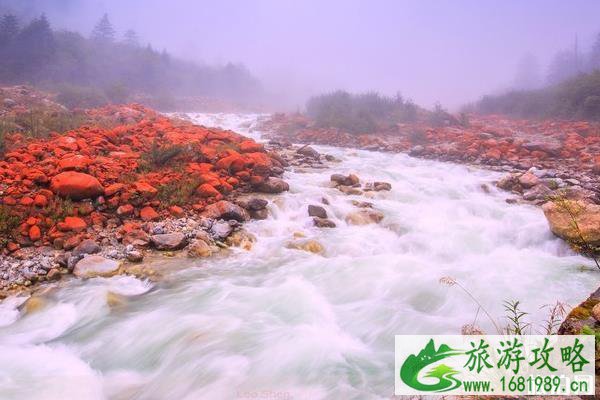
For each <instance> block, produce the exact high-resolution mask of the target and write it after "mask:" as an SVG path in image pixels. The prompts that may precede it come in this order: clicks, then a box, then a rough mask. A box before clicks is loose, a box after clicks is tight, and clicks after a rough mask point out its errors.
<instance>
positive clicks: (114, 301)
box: [106, 291, 127, 308]
mask: <svg viewBox="0 0 600 400" xmlns="http://www.w3.org/2000/svg"><path fill="white" fill-rule="evenodd" d="M126 303H127V299H126V298H125V296H123V295H121V294H118V293H115V292H110V291H109V292H106V304H108V306H109V307H110V308H113V307H119V306H124V305H125V304H126Z"/></svg>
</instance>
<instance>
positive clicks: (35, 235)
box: [29, 225, 42, 242]
mask: <svg viewBox="0 0 600 400" xmlns="http://www.w3.org/2000/svg"><path fill="white" fill-rule="evenodd" d="M41 237H42V231H41V230H40V227H39V226H37V225H33V226H32V227H31V228H29V239H31V241H32V242H35V241H38V240H40V239H41Z"/></svg>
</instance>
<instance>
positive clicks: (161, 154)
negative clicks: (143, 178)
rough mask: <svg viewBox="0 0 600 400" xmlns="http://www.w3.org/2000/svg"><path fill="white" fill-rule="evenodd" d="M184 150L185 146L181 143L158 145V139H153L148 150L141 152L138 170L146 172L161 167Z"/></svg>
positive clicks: (171, 161)
mask: <svg viewBox="0 0 600 400" xmlns="http://www.w3.org/2000/svg"><path fill="white" fill-rule="evenodd" d="M185 150H186V148H185V146H182V145H173V144H171V145H166V146H160V145H159V144H158V141H157V140H156V139H155V140H154V141H153V142H152V147H150V150H149V151H147V152H145V153H143V154H142V156H141V160H140V163H139V166H138V171H139V172H146V171H152V170H154V169H157V168H163V167H165V166H167V165H169V164H171V163H173V160H174V159H175V158H176V157H177V156H179V155H181V154H182V153H183V152H184V151H185Z"/></svg>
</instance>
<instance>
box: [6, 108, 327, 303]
mask: <svg viewBox="0 0 600 400" xmlns="http://www.w3.org/2000/svg"><path fill="white" fill-rule="evenodd" d="M12 108H13V110H14V108H16V107H12ZM17 112H18V111H17ZM86 114H87V115H88V117H89V119H88V125H84V126H81V127H80V128H77V129H74V130H71V131H69V132H66V133H64V134H56V133H54V134H52V133H51V134H50V137H48V138H41V139H37V138H27V137H23V136H22V135H21V134H19V133H15V134H14V135H13V136H12V137H11V141H10V146H9V148H8V150H7V152H6V153H5V155H4V159H3V161H1V162H0V175H1V176H2V177H3V180H2V183H1V184H0V202H1V205H0V228H1V229H2V231H3V232H2V240H3V244H4V247H3V250H2V251H3V256H2V260H1V261H0V294H1V295H2V296H6V295H8V294H10V293H13V292H15V291H19V290H22V289H23V288H28V287H31V286H32V285H35V284H36V283H40V282H45V281H54V280H58V279H60V278H61V277H62V276H64V275H70V274H74V275H75V276H81V277H90V276H93V275H98V276H109V275H113V274H115V273H119V272H127V271H129V272H131V271H133V272H135V271H138V270H139V269H136V268H132V267H131V266H130V265H131V264H135V263H139V262H141V261H142V260H143V259H144V257H145V256H146V254H147V253H148V252H151V251H161V252H171V251H177V250H183V251H185V252H187V254H189V256H191V257H208V256H210V255H212V254H216V253H218V252H219V251H220V250H221V249H224V248H227V247H228V246H242V247H249V246H251V244H252V242H253V238H252V236H251V235H249V234H246V233H245V231H244V230H243V224H244V222H246V221H249V220H251V219H264V218H266V217H267V215H268V213H267V204H268V202H269V201H270V200H267V199H265V198H264V197H267V198H269V196H272V195H275V194H277V193H281V192H284V191H287V190H288V189H289V186H288V185H287V183H286V182H285V181H283V180H282V179H281V178H280V175H281V174H282V173H283V171H284V168H286V167H287V166H294V167H301V166H310V167H313V168H314V167H318V166H320V167H324V165H323V163H322V162H321V161H320V160H319V158H318V157H317V158H316V159H315V157H311V156H310V155H306V154H304V152H302V151H299V152H298V151H296V150H297V148H293V147H292V146H290V145H285V146H284V145H281V144H275V145H271V146H267V147H265V146H264V145H262V144H259V143H256V142H255V141H254V140H252V139H249V138H247V137H244V136H241V135H238V134H236V133H233V132H231V131H225V130H222V129H216V128H204V127H201V126H198V125H194V124H192V123H190V122H187V121H183V120H181V119H174V118H168V117H165V116H162V115H159V114H156V113H154V112H153V111H151V110H149V109H147V108H144V107H141V106H137V105H130V106H122V107H105V108H102V109H93V110H88V111H86ZM98 121H102V122H103V124H99V123H98ZM107 122H110V124H108V125H109V126H110V127H109V128H103V127H102V125H106V124H107ZM260 194H264V196H263V197H257V196H256V195H260ZM253 195H254V196H253Z"/></svg>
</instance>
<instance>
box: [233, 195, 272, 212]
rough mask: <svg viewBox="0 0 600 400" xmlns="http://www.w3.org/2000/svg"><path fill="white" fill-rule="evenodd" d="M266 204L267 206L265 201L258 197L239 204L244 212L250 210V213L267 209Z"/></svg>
mask: <svg viewBox="0 0 600 400" xmlns="http://www.w3.org/2000/svg"><path fill="white" fill-rule="evenodd" d="M268 204H269V202H268V201H267V200H265V199H260V198H258V197H254V198H252V199H250V200H246V201H244V202H241V203H240V205H241V206H242V207H244V208H245V209H246V210H252V211H258V210H264V209H265V208H267V205H268Z"/></svg>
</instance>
